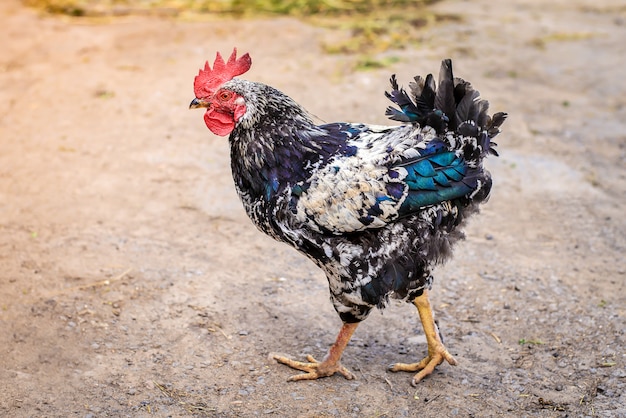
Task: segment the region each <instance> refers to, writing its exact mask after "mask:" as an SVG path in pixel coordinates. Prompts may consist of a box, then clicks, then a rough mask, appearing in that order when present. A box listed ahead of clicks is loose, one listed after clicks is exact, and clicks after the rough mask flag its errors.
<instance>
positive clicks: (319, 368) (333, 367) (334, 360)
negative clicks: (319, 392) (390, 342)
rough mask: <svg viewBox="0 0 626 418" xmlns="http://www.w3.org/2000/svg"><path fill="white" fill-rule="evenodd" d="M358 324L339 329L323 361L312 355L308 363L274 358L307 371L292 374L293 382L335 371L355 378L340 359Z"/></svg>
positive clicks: (332, 373) (345, 324)
mask: <svg viewBox="0 0 626 418" xmlns="http://www.w3.org/2000/svg"><path fill="white" fill-rule="evenodd" d="M358 325H359V323H358V322H356V323H353V324H347V323H344V324H343V327H341V331H339V335H337V340H336V341H335V343H334V344H333V345H332V346H331V347H330V349H329V350H328V354H326V357H324V360H322V362H321V363H320V362H318V361H317V360H315V359H314V358H313V356H310V355H308V356H306V359H307V360H308V361H309V362H308V363H305V362H301V361H295V360H291V359H289V358H287V357H282V356H274V360H276V361H278V362H279V363H282V364H286V365H287V366H289V367H291V368H292V369H296V370H302V371H303V372H306V373H301V374H296V375H293V376H291V377H290V378H289V379H288V380H289V381H291V382H294V381H297V380H314V379H319V378H320V377H326V376H332V375H334V374H335V373H341V374H342V375H343V376H344V377H345V378H346V379H354V375H353V374H352V373H350V371H349V370H348V369H346V368H345V367H343V366H342V365H341V363H340V362H339V360H341V354H343V350H344V349H345V348H346V346H347V345H348V342H349V341H350V338H352V334H354V331H355V330H356V327H357V326H358Z"/></svg>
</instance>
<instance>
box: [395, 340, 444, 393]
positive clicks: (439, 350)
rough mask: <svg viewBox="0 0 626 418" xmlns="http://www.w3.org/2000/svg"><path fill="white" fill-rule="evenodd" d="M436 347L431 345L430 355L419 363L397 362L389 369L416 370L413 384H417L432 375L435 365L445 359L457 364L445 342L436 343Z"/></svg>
mask: <svg viewBox="0 0 626 418" xmlns="http://www.w3.org/2000/svg"><path fill="white" fill-rule="evenodd" d="M434 345H435V346H434V347H429V349H428V356H427V357H426V358H425V359H423V360H422V361H420V362H418V363H396V364H392V365H391V366H389V370H390V371H392V372H416V371H418V370H419V371H420V372H419V373H417V374H416V375H415V376H413V381H412V382H411V384H412V385H413V386H415V385H417V384H418V383H419V382H420V381H421V380H422V379H423V378H425V377H426V376H428V375H430V374H431V373H432V372H433V371H435V367H437V366H438V365H440V364H441V363H443V361H444V360H445V361H447V362H448V363H450V364H451V365H452V366H456V360H455V359H454V357H452V354H450V353H449V352H448V350H446V347H444V345H443V344H441V343H438V344H434Z"/></svg>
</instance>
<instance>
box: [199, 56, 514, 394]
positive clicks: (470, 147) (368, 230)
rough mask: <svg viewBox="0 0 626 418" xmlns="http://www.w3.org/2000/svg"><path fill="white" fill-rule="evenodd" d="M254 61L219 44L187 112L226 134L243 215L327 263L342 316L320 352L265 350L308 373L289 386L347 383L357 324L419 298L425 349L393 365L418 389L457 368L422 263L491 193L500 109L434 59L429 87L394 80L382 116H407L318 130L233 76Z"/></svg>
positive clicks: (306, 117) (440, 257)
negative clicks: (489, 161)
mask: <svg viewBox="0 0 626 418" xmlns="http://www.w3.org/2000/svg"><path fill="white" fill-rule="evenodd" d="M251 65H252V60H251V58H250V56H249V54H245V55H243V56H241V57H239V58H237V50H236V49H234V51H233V52H232V54H231V56H230V58H229V59H228V61H224V59H223V58H222V56H221V55H220V54H219V52H218V53H217V56H216V59H215V62H214V63H213V68H211V66H210V65H209V63H208V62H207V63H206V64H205V66H204V69H201V70H200V72H199V74H198V75H197V76H196V77H195V80H194V92H195V96H196V97H195V98H194V99H193V100H192V102H191V104H190V108H206V113H205V114H204V121H205V123H206V125H207V127H208V128H209V130H210V131H211V132H213V133H214V134H216V135H220V136H226V135H229V143H230V154H231V168H232V173H233V178H234V182H235V187H236V189H237V193H238V195H239V197H240V199H241V201H242V203H243V206H244V208H245V210H246V213H247V214H248V216H249V217H250V219H251V220H252V222H253V223H254V224H255V225H256V226H257V227H258V228H259V229H260V230H261V231H263V232H264V233H266V234H267V235H269V236H271V237H273V238H275V239H276V240H278V241H282V242H285V243H288V244H290V245H291V246H293V247H295V248H296V249H297V250H299V251H300V252H301V253H303V254H305V255H306V256H307V257H309V258H310V259H311V260H312V261H313V262H314V263H315V264H316V265H317V266H319V267H320V268H321V269H322V270H323V271H324V273H325V274H326V277H327V278H328V283H329V287H330V294H331V301H332V303H333V305H334V307H335V310H336V311H337V313H338V314H339V317H340V318H341V320H342V321H343V326H342V328H341V330H340V332H339V334H338V336H337V339H336V341H335V343H334V344H333V345H332V346H331V347H330V349H329V351H328V353H327V354H326V356H325V357H324V359H323V360H322V361H317V360H315V358H313V357H312V356H310V355H309V356H307V361H295V360H292V359H289V358H287V357H283V356H278V355H276V356H274V359H275V360H277V361H278V362H279V363H283V364H285V365H287V366H290V367H291V368H293V369H297V370H299V371H302V372H304V373H299V374H296V375H294V376H291V377H290V378H289V380H291V381H296V380H311V379H318V378H321V377H325V376H331V375H333V374H335V373H340V374H342V375H343V376H344V377H346V378H347V379H353V378H354V375H353V374H352V373H351V372H350V371H349V370H348V369H347V368H345V367H344V366H343V365H342V364H341V361H340V360H341V356H342V353H343V351H344V349H345V348H346V346H347V344H348V342H349V340H350V338H351V336H352V335H353V333H354V332H355V330H356V328H357V326H358V324H359V323H360V322H361V321H363V320H364V319H365V318H366V317H367V316H368V314H369V313H370V311H371V310H372V309H373V308H375V307H377V308H380V309H382V308H384V307H385V305H386V303H387V302H388V300H389V298H390V297H393V298H398V299H402V300H405V301H407V302H410V303H413V304H414V305H415V306H416V307H417V311H418V314H419V317H420V320H421V322H422V326H423V328H424V333H425V335H426V339H427V343H428V354H427V356H426V357H425V358H424V359H423V360H421V361H418V362H416V363H396V364H393V365H391V366H390V367H389V369H390V370H391V371H408V372H418V373H416V374H415V375H414V377H413V380H412V383H413V385H415V384H417V383H418V382H419V381H420V380H422V379H423V378H424V377H425V376H428V375H430V374H431V373H432V372H433V370H434V369H435V367H436V366H438V365H439V364H441V363H443V361H444V360H445V361H447V362H448V363H449V364H451V365H455V364H456V360H455V359H454V357H453V356H452V355H451V354H450V353H449V352H448V350H447V349H446V347H445V346H444V345H443V343H442V339H441V336H440V333H439V330H438V328H437V324H436V323H435V320H434V316H433V311H432V307H431V305H430V302H429V297H428V294H429V291H430V289H431V285H432V282H433V277H432V275H431V269H432V268H433V267H434V266H435V265H436V264H438V263H442V262H443V261H444V260H446V259H447V258H448V257H449V256H450V255H451V251H452V246H453V244H454V243H455V242H456V241H458V240H459V239H461V238H463V233H462V231H461V230H460V228H461V227H462V225H463V223H464V222H465V220H466V219H467V218H468V217H469V216H470V215H472V214H474V213H476V212H477V211H478V206H479V204H480V203H482V202H484V201H485V200H486V199H487V197H488V196H489V191H490V189H491V176H490V174H489V172H488V171H486V170H485V169H484V168H483V158H484V157H485V156H486V155H488V154H494V155H497V152H496V151H495V146H496V144H495V143H494V142H492V139H493V138H494V137H495V136H496V135H497V134H498V133H499V132H500V126H501V125H502V123H503V122H504V120H505V119H506V114H505V113H496V114H494V115H493V117H490V116H489V115H488V113H487V111H488V102H487V101H485V100H482V99H480V97H479V93H478V91H476V90H474V88H473V87H472V85H471V84H470V83H468V82H466V81H464V80H462V79H460V78H454V77H453V75H452V63H451V61H450V60H444V61H443V62H442V65H441V70H440V73H439V82H438V84H436V83H435V80H434V77H433V76H432V75H431V74H429V75H428V76H427V77H426V78H422V77H420V76H417V77H415V81H414V82H412V83H411V84H410V88H409V91H408V92H407V91H406V90H404V89H403V88H400V87H399V86H398V83H397V80H396V78H395V76H392V77H391V91H390V92H386V96H387V98H389V99H390V100H391V101H392V102H393V103H394V104H395V105H396V106H397V108H396V107H391V106H390V107H389V108H387V112H386V114H387V115H388V116H389V117H390V118H391V119H393V120H395V121H399V122H402V123H403V124H401V125H399V126H376V125H368V124H361V123H345V122H338V123H329V124H323V125H317V124H316V123H315V122H314V120H313V118H312V117H311V115H310V114H309V113H308V112H307V111H306V110H305V109H303V108H302V107H301V106H300V105H298V104H297V103H296V102H295V101H294V100H292V99H291V98H289V97H288V96H287V95H285V94H283V93H282V92H280V91H278V90H277V89H275V88H273V87H270V86H268V85H265V84H262V83H258V82H253V81H247V80H243V79H240V78H236V77H237V76H239V75H241V74H243V73H245V72H246V71H248V70H249V69H250V66H251Z"/></svg>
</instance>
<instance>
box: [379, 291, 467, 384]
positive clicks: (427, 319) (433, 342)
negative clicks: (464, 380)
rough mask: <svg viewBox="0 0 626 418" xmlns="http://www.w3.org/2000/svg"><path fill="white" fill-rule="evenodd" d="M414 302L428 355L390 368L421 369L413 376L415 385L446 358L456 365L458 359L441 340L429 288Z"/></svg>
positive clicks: (411, 370)
mask: <svg viewBox="0 0 626 418" xmlns="http://www.w3.org/2000/svg"><path fill="white" fill-rule="evenodd" d="M413 304H415V306H416V307H417V312H418V313H419V316H420V320H421V321H422V327H423V328H424V335H425V336H426V342H427V343H428V356H427V357H426V358H425V359H424V360H422V361H420V362H419V363H410V364H406V363H396V364H392V365H391V366H389V370H391V371H392V372H416V371H418V370H419V371H420V372H419V373H417V374H416V375H415V376H413V382H411V383H412V384H413V386H415V385H417V384H418V383H419V382H420V380H422V379H423V378H424V377H426V376H428V375H429V374H431V373H432V372H433V371H434V370H435V367H437V366H439V365H440V364H441V363H443V361H444V360H445V361H447V362H448V363H450V364H451V365H452V366H456V360H455V359H454V357H452V354H450V353H449V352H448V350H447V349H446V347H445V346H444V345H443V342H442V341H441V335H439V329H438V328H437V324H436V323H435V317H434V315H433V310H432V307H431V306H430V301H429V300H428V290H426V289H424V291H423V292H422V294H421V295H420V296H418V297H416V298H415V300H414V301H413Z"/></svg>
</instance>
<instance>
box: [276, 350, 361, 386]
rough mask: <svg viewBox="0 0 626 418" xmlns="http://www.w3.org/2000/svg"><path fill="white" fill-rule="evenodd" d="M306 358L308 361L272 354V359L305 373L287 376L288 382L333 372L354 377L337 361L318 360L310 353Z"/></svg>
mask: <svg viewBox="0 0 626 418" xmlns="http://www.w3.org/2000/svg"><path fill="white" fill-rule="evenodd" d="M306 359H307V361H308V363H305V362H302V361H295V360H292V359H290V358H288V357H283V356H278V355H276V356H274V360H276V361H277V362H279V363H282V364H284V365H287V366H289V367H291V368H292V369H296V370H301V371H303V372H305V373H301V374H296V375H293V376H291V377H289V378H288V379H287V380H288V381H290V382H297V381H298V380H315V379H319V378H321V377H327V376H332V375H334V374H335V373H340V374H341V375H343V377H345V378H346V379H348V380H352V379H354V375H353V374H352V373H351V372H350V371H349V370H348V369H346V368H345V367H343V366H342V365H341V363H339V362H334V363H333V362H330V361H322V362H319V361H317V360H315V358H314V357H313V356H311V355H307V356H306Z"/></svg>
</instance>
